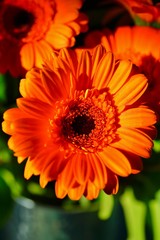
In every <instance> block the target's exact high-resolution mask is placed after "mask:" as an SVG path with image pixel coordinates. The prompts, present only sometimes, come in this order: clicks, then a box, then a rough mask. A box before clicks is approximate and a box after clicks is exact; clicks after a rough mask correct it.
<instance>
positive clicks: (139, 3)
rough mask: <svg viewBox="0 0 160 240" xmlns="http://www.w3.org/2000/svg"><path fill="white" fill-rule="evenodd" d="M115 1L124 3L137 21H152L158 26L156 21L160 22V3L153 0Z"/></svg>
mask: <svg viewBox="0 0 160 240" xmlns="http://www.w3.org/2000/svg"><path fill="white" fill-rule="evenodd" d="M115 1H117V2H119V3H121V4H122V5H124V6H125V7H126V8H127V10H128V11H129V12H130V14H131V16H132V17H133V19H134V20H135V21H136V22H137V23H140V20H141V19H142V20H144V21H145V22H146V24H147V23H148V24H149V23H151V24H154V26H156V23H160V3H156V4H154V3H153V1H152V0H132V1H130V0H115ZM145 22H144V23H145ZM144 23H143V24H144Z"/></svg>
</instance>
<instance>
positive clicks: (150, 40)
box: [85, 26, 160, 115]
mask: <svg viewBox="0 0 160 240" xmlns="http://www.w3.org/2000/svg"><path fill="white" fill-rule="evenodd" d="M85 41H86V42H85V45H86V47H94V46H96V45H97V44H99V43H102V44H103V45H104V46H105V48H106V49H107V50H110V51H113V52H114V54H115V56H116V58H117V59H119V58H120V59H130V60H131V61H132V62H133V63H134V64H136V65H137V66H138V67H139V68H140V71H141V72H142V73H144V74H145V75H146V77H147V78H148V80H149V87H148V93H147V101H148V102H149V104H150V105H151V106H152V108H154V110H155V111H156V112H157V114H159V115H160V94H159V92H160V81H159V76H160V53H159V50H160V48H159V47H158V46H159V42H160V30H159V29H154V28H152V27H142V26H134V27H129V26H126V27H118V28H117V29H116V30H115V31H113V32H111V31H110V30H109V29H104V30H102V31H93V32H91V33H89V34H88V36H87V37H86V40H85ZM148 94H149V95H148Z"/></svg>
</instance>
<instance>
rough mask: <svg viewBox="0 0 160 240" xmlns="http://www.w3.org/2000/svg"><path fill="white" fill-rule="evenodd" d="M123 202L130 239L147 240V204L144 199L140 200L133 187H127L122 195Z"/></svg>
mask: <svg viewBox="0 0 160 240" xmlns="http://www.w3.org/2000/svg"><path fill="white" fill-rule="evenodd" d="M120 201H121V204H122V207H123V211H124V215H125V220H126V227H127V231H128V238H127V239H130V240H145V239H146V237H145V221H146V205H145V203H144V202H142V201H138V200H137V199H136V198H135V196H134V193H133V190H132V189H131V188H127V189H126V190H125V192H124V194H123V195H122V196H121V199H120Z"/></svg>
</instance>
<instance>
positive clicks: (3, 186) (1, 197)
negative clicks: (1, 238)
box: [0, 176, 13, 228]
mask: <svg viewBox="0 0 160 240" xmlns="http://www.w3.org/2000/svg"><path fill="white" fill-rule="evenodd" d="M12 209H13V198H12V194H11V190H10V188H9V186H8V185H7V183H6V182H5V180H4V179H3V178H2V177H1V176H0V228H1V227H2V226H3V225H4V224H5V223H6V222H7V220H8V218H9V216H10V215H11V213H12Z"/></svg>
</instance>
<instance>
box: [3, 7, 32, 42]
mask: <svg viewBox="0 0 160 240" xmlns="http://www.w3.org/2000/svg"><path fill="white" fill-rule="evenodd" d="M34 21H35V17H34V16H33V14H32V13H30V12H28V11H26V10H24V9H22V8H18V7H14V6H8V8H7V9H6V11H5V12H4V14H3V24H4V28H5V30H6V32H8V33H9V34H10V35H11V36H12V37H14V38H16V39H20V38H23V37H25V36H27V34H28V32H29V31H30V29H31V27H32V25H33V24H34Z"/></svg>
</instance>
